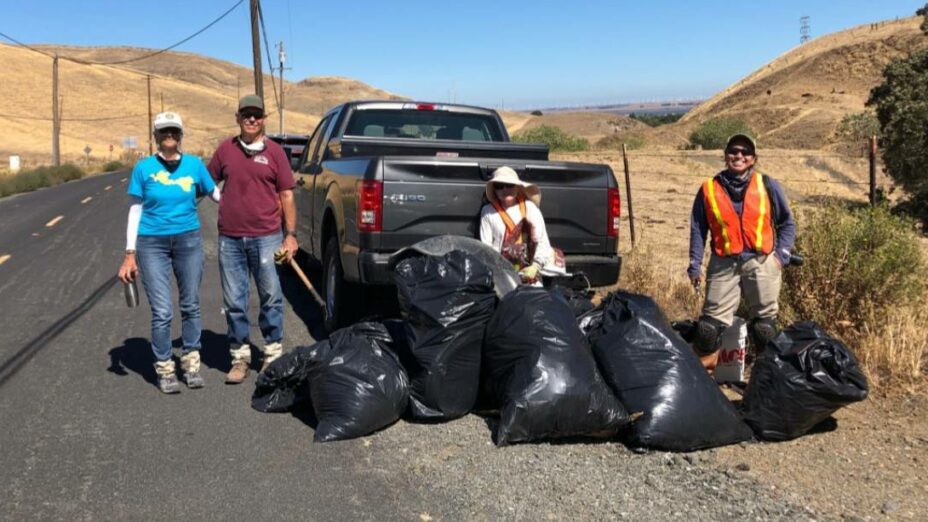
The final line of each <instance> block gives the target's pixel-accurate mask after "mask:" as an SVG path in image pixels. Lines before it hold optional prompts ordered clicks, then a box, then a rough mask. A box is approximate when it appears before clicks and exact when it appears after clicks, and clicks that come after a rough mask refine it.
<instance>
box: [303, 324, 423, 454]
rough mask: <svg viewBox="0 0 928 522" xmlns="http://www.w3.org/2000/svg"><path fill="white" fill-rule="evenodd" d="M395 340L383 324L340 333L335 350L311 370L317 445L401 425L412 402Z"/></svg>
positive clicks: (324, 354)
mask: <svg viewBox="0 0 928 522" xmlns="http://www.w3.org/2000/svg"><path fill="white" fill-rule="evenodd" d="M392 343H393V340H392V338H391V336H390V333H389V332H388V331H387V329H386V327H384V325H382V324H380V323H357V324H354V325H352V326H350V327H348V328H342V329H341V330H336V331H335V332H333V333H332V335H331V336H330V337H329V344H330V349H329V350H326V351H324V352H323V351H320V352H319V357H318V361H317V362H316V363H314V364H311V365H310V370H309V389H310V395H311V396H312V405H313V411H314V412H315V413H316V419H318V420H319V424H318V426H316V433H315V435H314V436H313V440H315V441H316V442H328V441H332V440H342V439H351V438H354V437H361V436H364V435H368V434H370V433H373V432H375V431H377V430H379V429H381V428H384V427H386V426H389V425H390V424H393V423H394V422H396V421H397V420H398V419H399V418H400V416H401V415H402V414H403V412H404V411H405V410H406V407H407V404H408V402H409V379H408V378H407V376H406V372H405V371H404V370H403V367H402V365H401V364H400V361H399V359H398V358H397V356H396V355H395V354H394V353H393V352H392V351H391V350H390V346H391V344H392Z"/></svg>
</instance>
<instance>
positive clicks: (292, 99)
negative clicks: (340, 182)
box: [0, 45, 404, 163]
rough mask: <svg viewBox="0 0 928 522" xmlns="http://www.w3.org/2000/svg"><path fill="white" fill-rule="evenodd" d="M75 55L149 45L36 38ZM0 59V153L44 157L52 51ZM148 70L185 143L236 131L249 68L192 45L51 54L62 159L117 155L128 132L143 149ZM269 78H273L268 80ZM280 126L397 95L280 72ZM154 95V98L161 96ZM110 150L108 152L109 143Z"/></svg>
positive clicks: (190, 146)
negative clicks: (289, 77)
mask: <svg viewBox="0 0 928 522" xmlns="http://www.w3.org/2000/svg"><path fill="white" fill-rule="evenodd" d="M36 48H37V49H40V50H42V51H45V52H48V53H50V54H51V53H58V54H59V55H60V56H67V57H71V58H75V59H78V60H82V61H96V62H100V61H106V62H109V61H115V60H126V59H131V58H135V57H138V56H141V55H144V54H148V53H151V52H152V50H150V49H139V48H130V47H64V46H37V47H36ZM0 63H3V64H4V73H3V74H4V77H3V96H2V97H0V123H2V124H3V125H4V126H5V127H7V128H8V129H11V130H12V134H10V135H8V138H7V139H5V140H2V141H0V158H2V160H3V162H4V163H5V162H6V156H8V155H10V154H19V155H21V156H22V157H23V158H24V159H25V160H26V162H27V163H36V162H48V161H49V160H50V157H51V152H50V151H51V127H52V124H51V102H52V100H51V90H52V85H51V83H52V82H51V72H52V60H51V59H49V58H48V57H46V56H42V55H40V54H38V53H35V52H32V51H29V50H27V49H24V48H21V47H17V46H10V45H0ZM146 74H151V75H152V80H151V93H152V110H153V112H159V111H160V110H161V109H162V106H163V108H164V110H173V111H177V112H179V113H180V114H181V117H182V118H183V119H184V123H185V126H186V127H187V134H186V136H185V139H184V147H185V149H186V150H188V151H191V152H203V153H208V152H209V151H211V150H212V149H213V147H215V144H216V143H217V142H218V141H219V140H221V139H222V138H224V137H227V136H230V135H232V134H233V133H235V131H236V129H237V126H236V125H235V120H234V113H235V109H236V100H237V98H238V96H239V95H244V94H248V93H250V92H252V91H253V90H254V89H253V87H252V86H253V85H254V79H253V75H252V71H251V69H248V68H245V67H242V66H239V65H236V64H233V63H230V62H226V61H222V60H217V59H213V58H208V57H204V56H201V55H197V54H192V53H184V52H165V53H162V54H159V55H156V56H153V57H151V58H146V59H144V60H140V61H137V62H132V63H129V64H126V65H120V66H103V65H81V64H78V63H74V62H73V61H68V60H59V95H60V98H61V114H62V119H63V121H62V127H61V149H62V155H63V156H64V159H70V160H75V159H79V158H82V157H83V156H84V153H83V150H84V148H85V147H87V146H89V147H90V148H91V150H92V152H91V156H92V157H94V158H97V159H106V158H108V157H110V156H111V155H112V156H113V157H117V156H119V154H120V153H121V152H122V151H123V147H122V145H123V142H124V140H125V138H128V137H134V138H135V139H136V142H137V144H138V150H140V151H143V152H145V153H147V152H148V136H149V130H148V91H147V85H146V77H145V75H146ZM271 81H272V79H271V77H270V76H268V75H265V77H264V94H265V100H266V103H267V106H268V110H269V112H271V113H272V114H271V117H270V118H268V121H267V128H268V131H269V132H277V131H278V130H279V118H278V116H277V112H276V104H275V102H274V98H275V95H274V89H275V87H276V88H279V84H277V85H272V84H271ZM275 83H276V82H275ZM284 93H285V94H284V96H285V98H284V103H285V104H284V107H285V126H286V127H285V130H287V131H288V132H298V133H308V132H311V131H312V130H313V128H314V127H315V125H316V123H318V121H319V119H320V117H321V115H322V114H323V113H324V111H325V110H327V109H328V108H331V107H332V106H334V105H337V104H339V103H342V102H344V101H348V100H353V99H359V98H376V99H404V98H402V97H401V96H397V95H395V94H392V93H389V92H386V91H383V90H381V89H377V88H375V87H371V86H369V85H367V84H364V83H362V82H359V81H356V80H351V79H347V78H336V77H318V78H316V77H313V78H307V79H305V80H302V81H299V82H287V81H285V82H284ZM162 104H163V105H162ZM110 145H112V146H113V152H112V153H110V152H109V146H110Z"/></svg>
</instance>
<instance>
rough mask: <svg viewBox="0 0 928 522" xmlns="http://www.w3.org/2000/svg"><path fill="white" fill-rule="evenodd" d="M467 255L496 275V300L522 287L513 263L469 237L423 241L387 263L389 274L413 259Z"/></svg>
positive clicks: (484, 244) (397, 254)
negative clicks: (454, 254) (458, 254)
mask: <svg viewBox="0 0 928 522" xmlns="http://www.w3.org/2000/svg"><path fill="white" fill-rule="evenodd" d="M455 250H457V251H459V252H467V253H468V254H471V255H473V256H474V257H476V258H477V260H478V261H480V262H481V263H483V264H484V265H486V266H487V267H489V268H490V271H491V272H493V284H494V289H495V290H496V296H497V297H499V298H500V299H502V298H503V296H505V295H506V294H508V293H509V292H512V291H513V290H515V289H516V288H517V287H518V286H519V285H521V284H522V278H521V277H520V276H519V273H518V272H516V269H515V267H513V266H512V263H510V262H509V261H506V260H505V259H504V258H503V256H502V254H500V253H499V250H496V249H494V248H493V247H491V246H490V245H488V244H486V243H484V242H483V241H480V240H479V239H474V238H472V237H467V236H452V235H443V236H433V237H430V238H428V239H423V240H422V241H419V242H418V243H415V244H414V245H411V246H408V247H406V248H401V249H399V250H397V251H396V252H395V253H394V254H393V255H391V256H390V259H389V261H388V263H387V266H388V267H389V268H390V270H394V269H395V268H396V265H397V264H399V262H400V261H402V260H404V259H406V258H407V257H410V256H420V255H427V256H436V257H441V256H443V255H445V254H447V253H448V252H452V251H455Z"/></svg>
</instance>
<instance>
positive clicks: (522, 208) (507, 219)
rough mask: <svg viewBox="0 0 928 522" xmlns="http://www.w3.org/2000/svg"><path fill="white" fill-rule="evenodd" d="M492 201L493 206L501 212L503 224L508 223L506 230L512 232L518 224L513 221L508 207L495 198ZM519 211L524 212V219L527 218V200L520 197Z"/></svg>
mask: <svg viewBox="0 0 928 522" xmlns="http://www.w3.org/2000/svg"><path fill="white" fill-rule="evenodd" d="M490 203H492V204H493V208H495V209H496V212H497V213H498V214H499V217H501V218H502V219H503V224H504V225H506V232H512V229H514V228H516V224H515V223H514V222H513V221H512V218H511V217H509V213H507V212H506V209H504V208H503V207H502V205H500V204H499V201H496V200H495V199H494V200H493V201H491V202H490ZM519 212H520V213H521V214H522V219H525V216H526V213H525V200H524V199H521V198H520V199H519Z"/></svg>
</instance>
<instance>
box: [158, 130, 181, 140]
mask: <svg viewBox="0 0 928 522" xmlns="http://www.w3.org/2000/svg"><path fill="white" fill-rule="evenodd" d="M157 134H158V136H161V137H163V138H167V137H168V136H170V137H172V138H174V139H175V140H177V139H180V137H181V136H183V135H184V132H183V131H182V130H180V129H174V128H170V129H158V130H157Z"/></svg>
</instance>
